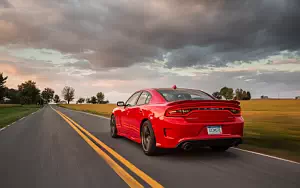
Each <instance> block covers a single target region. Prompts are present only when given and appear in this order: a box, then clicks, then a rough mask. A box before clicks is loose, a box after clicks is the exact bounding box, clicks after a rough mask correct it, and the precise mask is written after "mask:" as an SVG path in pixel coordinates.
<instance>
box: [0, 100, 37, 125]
mask: <svg viewBox="0 0 300 188" xmlns="http://www.w3.org/2000/svg"><path fill="white" fill-rule="evenodd" d="M39 108H40V107H39V106H36V105H23V106H22V105H7V104H4V105H2V104H0V128H2V127H5V126H6V125H9V124H11V123H13V122H15V121H17V120H18V119H21V118H22V117H24V116H27V115H29V114H31V113H32V112H35V111H37V110H38V109H39Z"/></svg>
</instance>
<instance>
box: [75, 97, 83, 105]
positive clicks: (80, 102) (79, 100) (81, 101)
mask: <svg viewBox="0 0 300 188" xmlns="http://www.w3.org/2000/svg"><path fill="white" fill-rule="evenodd" d="M76 103H77V104H78V103H79V104H82V103H84V98H82V97H80V98H79V99H78V100H77V102H76Z"/></svg>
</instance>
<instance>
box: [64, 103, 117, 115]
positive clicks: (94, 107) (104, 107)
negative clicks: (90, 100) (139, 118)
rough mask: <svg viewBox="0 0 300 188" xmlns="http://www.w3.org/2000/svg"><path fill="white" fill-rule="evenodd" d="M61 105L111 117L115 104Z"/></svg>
mask: <svg viewBox="0 0 300 188" xmlns="http://www.w3.org/2000/svg"><path fill="white" fill-rule="evenodd" d="M59 106H61V107H65V108H70V109H73V110H80V111H85V112H90V113H93V114H99V115H103V116H106V117H110V115H111V112H112V110H113V109H114V108H115V107H116V106H117V105H115V104H60V105H59Z"/></svg>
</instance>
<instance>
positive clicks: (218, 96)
mask: <svg viewBox="0 0 300 188" xmlns="http://www.w3.org/2000/svg"><path fill="white" fill-rule="evenodd" d="M212 96H214V97H216V98H217V99H222V95H221V94H220V92H218V91H216V92H213V94H212Z"/></svg>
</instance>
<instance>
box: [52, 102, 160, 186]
mask: <svg viewBox="0 0 300 188" xmlns="http://www.w3.org/2000/svg"><path fill="white" fill-rule="evenodd" d="M51 108H52V107H51ZM52 109H53V108H52ZM53 110H54V111H55V112H57V113H58V114H59V115H60V116H61V117H62V118H63V119H64V120H65V121H66V122H67V123H68V124H69V125H70V126H71V127H72V128H73V129H74V130H75V131H76V132H77V133H78V134H79V135H80V136H81V138H82V139H83V140H85V141H86V143H87V144H88V145H89V146H91V147H92V148H93V149H94V150H95V151H96V152H97V153H98V155H99V156H101V157H102V158H103V159H104V160H105V161H106V162H107V164H108V165H109V166H110V167H111V168H112V169H113V170H114V171H115V172H116V173H117V174H118V175H119V176H120V177H121V178H122V179H123V180H124V181H125V182H126V183H127V184H128V186H129V187H143V185H141V184H140V183H139V182H138V181H137V180H136V179H135V178H134V177H132V176H131V175H130V174H129V173H128V172H126V171H125V170H124V169H123V168H122V167H121V166H120V165H119V164H118V163H116V162H115V161H114V160H113V159H112V158H111V157H110V156H109V155H108V154H106V153H105V152H104V151H103V150H102V149H101V148H100V147H98V146H97V145H96V144H95V143H97V144H98V145H100V146H101V147H102V148H103V149H105V150H106V151H107V152H108V153H110V154H111V155H112V156H113V157H115V158H116V159H117V160H119V161H120V162H121V163H122V164H123V165H125V166H126V167H127V168H128V169H130V170H131V171H132V172H134V173H135V174H136V175H137V176H139V177H140V178H141V179H142V180H144V181H145V182H146V183H147V184H149V185H150V186H151V187H159V188H161V187H163V186H162V185H161V184H159V183H158V182H157V181H155V180H153V179H152V178H151V177H150V176H148V175H147V174H145V173H144V172H143V171H141V170H140V169H138V168H137V167H135V166H134V165H133V164H132V163H130V162H129V161H128V160H126V159H125V158H124V157H122V156H121V155H119V154H118V153H117V152H115V151H114V150H113V149H111V148H110V147H108V146H107V145H106V144H104V143H103V142H101V141H100V140H99V139H97V138H96V137H95V136H94V135H92V134H91V133H89V132H88V131H87V130H86V129H84V128H83V127H82V126H80V125H79V124H77V123H76V122H75V121H73V120H72V119H71V118H69V117H68V116H66V115H65V114H63V113H62V112H60V111H57V110H55V109H53ZM88 137H90V138H91V139H89V138H88ZM92 140H93V141H94V142H95V143H94V142H93V141H92Z"/></svg>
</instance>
